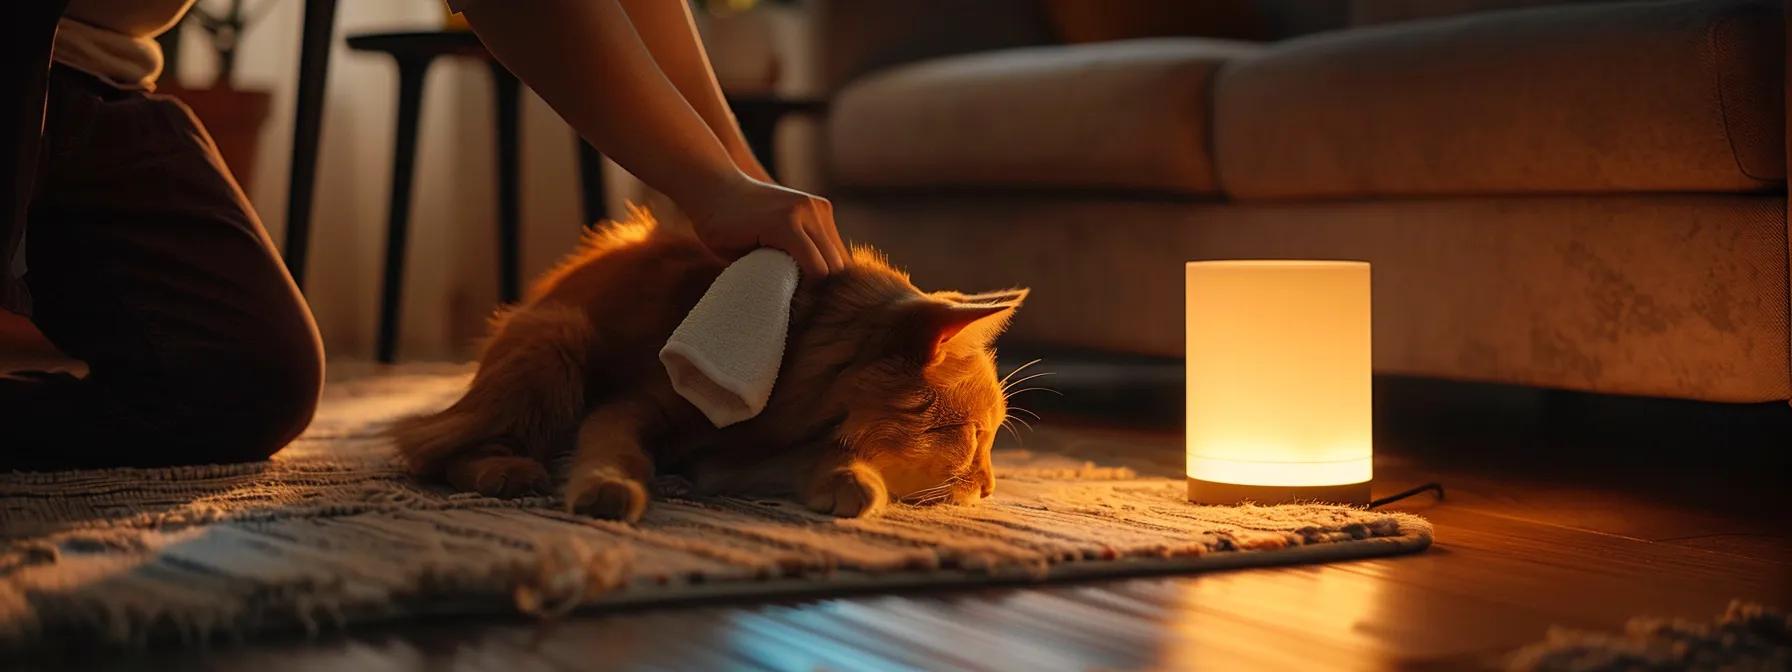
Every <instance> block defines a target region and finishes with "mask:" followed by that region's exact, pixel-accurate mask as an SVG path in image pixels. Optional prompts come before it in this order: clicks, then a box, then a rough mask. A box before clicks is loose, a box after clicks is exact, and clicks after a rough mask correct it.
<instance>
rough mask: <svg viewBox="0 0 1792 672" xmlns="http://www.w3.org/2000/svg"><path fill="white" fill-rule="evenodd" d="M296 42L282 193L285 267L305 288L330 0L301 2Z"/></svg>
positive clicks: (332, 26) (332, 13)
mask: <svg viewBox="0 0 1792 672" xmlns="http://www.w3.org/2000/svg"><path fill="white" fill-rule="evenodd" d="M304 23H305V25H304V29H303V32H302V33H300V35H301V37H300V38H299V40H300V45H299V92H298V99H299V102H298V113H297V115H296V116H295V117H294V119H293V127H292V171H291V174H290V175H288V177H287V191H286V271H287V272H288V273H291V274H292V279H293V282H294V283H297V284H298V286H299V288H300V289H304V287H305V257H306V254H307V253H308V252H309V251H310V245H311V196H312V192H313V190H314V189H315V188H316V186H317V144H318V140H319V136H320V135H322V133H323V122H324V84H325V82H326V81H327V80H328V79H329V72H330V43H331V41H332V39H333V38H334V33H335V30H336V0H305V20H304Z"/></svg>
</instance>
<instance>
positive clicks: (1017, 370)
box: [996, 359, 1045, 387]
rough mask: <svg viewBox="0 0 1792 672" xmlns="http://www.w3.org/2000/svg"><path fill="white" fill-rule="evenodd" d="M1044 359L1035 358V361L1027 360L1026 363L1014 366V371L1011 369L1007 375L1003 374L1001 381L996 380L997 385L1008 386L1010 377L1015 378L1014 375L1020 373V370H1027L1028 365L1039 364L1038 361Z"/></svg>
mask: <svg viewBox="0 0 1792 672" xmlns="http://www.w3.org/2000/svg"><path fill="white" fill-rule="evenodd" d="M1042 361H1045V360H1042V359H1035V360H1033V361H1031V362H1027V363H1025V364H1022V365H1020V366H1017V367H1015V368H1014V370H1013V371H1009V372H1008V375H1006V376H1002V379H1001V380H1000V381H997V382H996V384H997V385H999V386H1002V387H1007V386H1008V379H1009V378H1013V377H1014V374H1017V373H1020V372H1022V371H1025V370H1027V367H1029V366H1032V365H1034V364H1038V363H1040V362H1042Z"/></svg>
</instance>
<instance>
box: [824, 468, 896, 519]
mask: <svg viewBox="0 0 1792 672" xmlns="http://www.w3.org/2000/svg"><path fill="white" fill-rule="evenodd" d="M889 501H890V494H889V490H888V489H886V488H885V487H884V479H882V478H880V477H879V476H878V475H877V474H876V473H874V472H872V471H871V470H870V469H869V468H867V467H864V466H861V465H853V466H850V467H846V468H844V469H837V470H835V471H833V472H831V473H829V474H827V475H825V476H823V477H822V479H821V481H820V482H819V483H817V485H816V487H813V488H810V490H809V498H808V502H806V503H807V504H808V505H809V508H810V509H811V510H814V511H818V512H820V513H830V514H833V515H836V516H840V517H842V518H863V517H866V516H874V515H877V514H879V513H882V512H883V510H884V507H885V506H886V505H887V504H888V503H889Z"/></svg>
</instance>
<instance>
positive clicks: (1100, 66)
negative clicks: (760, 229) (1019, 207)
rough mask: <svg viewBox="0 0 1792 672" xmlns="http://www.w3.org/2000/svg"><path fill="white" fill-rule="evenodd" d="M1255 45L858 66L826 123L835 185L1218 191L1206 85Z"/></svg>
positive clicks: (1191, 43)
mask: <svg viewBox="0 0 1792 672" xmlns="http://www.w3.org/2000/svg"><path fill="white" fill-rule="evenodd" d="M1260 48H1261V47H1259V46H1258V45H1255V44H1251V43H1245V42H1232V41H1225V40H1212V39H1201V38H1161V39H1141V40H1126V41H1119V42H1104V43H1098V44H1087V45H1074V46H1055V47H1039V48H1023V49H1011V50H1005V51H998V52H988V53H983V54H974V55H968V56H955V57H950V58H944V59H937V60H933V61H928V62H925V63H920V64H915V65H910V66H905V67H901V68H897V69H894V70H890V71H887V72H884V73H880V74H876V75H871V76H869V77H867V78H865V79H863V80H861V81H859V82H857V83H855V84H853V85H851V86H849V87H847V88H846V89H845V90H843V91H841V92H840V94H839V95H838V96H837V97H836V98H835V100H834V103H833V105H832V110H831V111H830V113H829V121H828V148H829V160H828V167H829V171H830V175H829V180H830V182H832V183H833V185H834V186H837V187H847V188H925V187H1001V188H1033V187H1049V188H1067V187H1068V188H1093V189H1127V190H1148V191H1163V192H1174V193H1182V194H1195V195H1200V194H1213V193H1216V192H1217V189H1216V186H1215V182H1214V177H1213V162H1212V156H1211V152H1210V151H1209V150H1208V144H1207V138H1208V133H1207V131H1208V124H1207V121H1208V115H1207V114H1206V109H1207V105H1208V100H1209V98H1208V91H1207V86H1208V81H1209V80H1210V78H1211V76H1212V75H1213V73H1214V71H1215V70H1216V69H1217V68H1218V67H1219V66H1220V65H1221V64H1222V63H1225V62H1226V61H1228V60H1230V59H1233V58H1236V57H1238V56H1242V55H1246V54H1250V53H1254V52H1255V51H1257V50H1258V49H1260Z"/></svg>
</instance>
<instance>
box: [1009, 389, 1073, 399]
mask: <svg viewBox="0 0 1792 672" xmlns="http://www.w3.org/2000/svg"><path fill="white" fill-rule="evenodd" d="M1037 391H1044V392H1050V393H1052V394H1055V395H1058V396H1060V397H1062V396H1064V393H1063V392H1059V391H1057V390H1054V389H1052V388H1049V387H1029V388H1026V389H1024V390H1015V391H1013V392H1009V393H1007V394H1005V395H1003V397H1002V398H1003V399H1013V398H1014V397H1015V396H1016V395H1019V394H1021V393H1023V392H1037Z"/></svg>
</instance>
